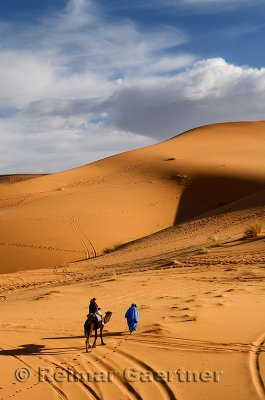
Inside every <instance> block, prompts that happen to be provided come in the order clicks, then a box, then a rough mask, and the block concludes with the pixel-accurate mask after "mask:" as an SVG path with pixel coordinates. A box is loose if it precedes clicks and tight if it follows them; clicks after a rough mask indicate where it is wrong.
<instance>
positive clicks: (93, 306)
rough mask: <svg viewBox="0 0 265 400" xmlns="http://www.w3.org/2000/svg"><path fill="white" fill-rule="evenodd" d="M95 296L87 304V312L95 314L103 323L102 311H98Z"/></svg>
mask: <svg viewBox="0 0 265 400" xmlns="http://www.w3.org/2000/svg"><path fill="white" fill-rule="evenodd" d="M96 300H97V299H96V298H95V297H93V299H91V300H90V304H89V314H94V315H96V317H97V319H98V321H102V322H103V323H104V319H103V316H102V312H101V311H100V307H99V306H98V305H97V302H96Z"/></svg>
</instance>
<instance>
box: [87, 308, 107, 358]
mask: <svg viewBox="0 0 265 400" xmlns="http://www.w3.org/2000/svg"><path fill="white" fill-rule="evenodd" d="M111 316H112V312H111V311H107V312H106V313H105V317H104V318H103V320H104V324H103V323H102V321H98V320H97V317H96V316H95V315H90V317H89V315H88V317H89V319H87V320H86V322H85V325H84V330H85V336H86V353H87V352H88V350H87V349H88V348H90V347H91V346H90V344H89V339H90V336H91V334H92V332H93V331H95V340H94V343H93V346H92V347H96V342H97V338H98V329H99V330H100V339H101V344H102V345H105V343H104V342H103V337H102V333H103V329H104V326H105V324H107V323H108V322H109V320H110V319H111Z"/></svg>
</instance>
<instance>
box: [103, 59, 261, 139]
mask: <svg viewBox="0 0 265 400" xmlns="http://www.w3.org/2000/svg"><path fill="white" fill-rule="evenodd" d="M264 89H265V68H261V69H257V68H251V67H246V66H245V67H244V66H243V67H242V66H235V65H232V64H228V63H227V62H225V60H223V59H222V58H215V59H209V60H203V61H199V62H197V63H195V64H194V65H193V66H192V67H191V68H189V69H188V70H187V71H185V72H181V73H178V74H176V75H175V76H172V77H168V78H166V77H163V78H159V79H145V80H142V81H141V82H139V83H138V84H137V85H136V84H135V83H134V84H133V85H130V84H128V85H125V86H124V87H123V88H122V89H120V90H119V91H118V92H116V93H115V95H113V96H112V97H111V98H110V99H109V100H108V101H107V102H105V103H103V104H102V105H101V111H103V110H104V111H105V112H109V114H110V115H112V122H113V124H115V126H116V127H117V128H119V129H123V130H126V131H131V132H135V133H139V134H142V135H148V136H150V137H155V138H157V139H163V138H165V137H169V136H173V135H174V134H176V132H178V133H179V132H182V131H184V130H187V129H190V128H192V127H195V126H199V125H204V124H209V123H214V122H221V121H238V120H255V119H265V107H264V104H265V90H264Z"/></svg>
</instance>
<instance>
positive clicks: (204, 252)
mask: <svg viewBox="0 0 265 400" xmlns="http://www.w3.org/2000/svg"><path fill="white" fill-rule="evenodd" d="M198 251H199V254H208V253H209V252H210V249H207V247H201V248H200V249H199V250H198Z"/></svg>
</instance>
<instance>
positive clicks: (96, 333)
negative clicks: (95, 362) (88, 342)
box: [92, 328, 98, 347]
mask: <svg viewBox="0 0 265 400" xmlns="http://www.w3.org/2000/svg"><path fill="white" fill-rule="evenodd" d="M97 338H98V328H96V329H95V340H94V343H93V346H92V347H96V341H97Z"/></svg>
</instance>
